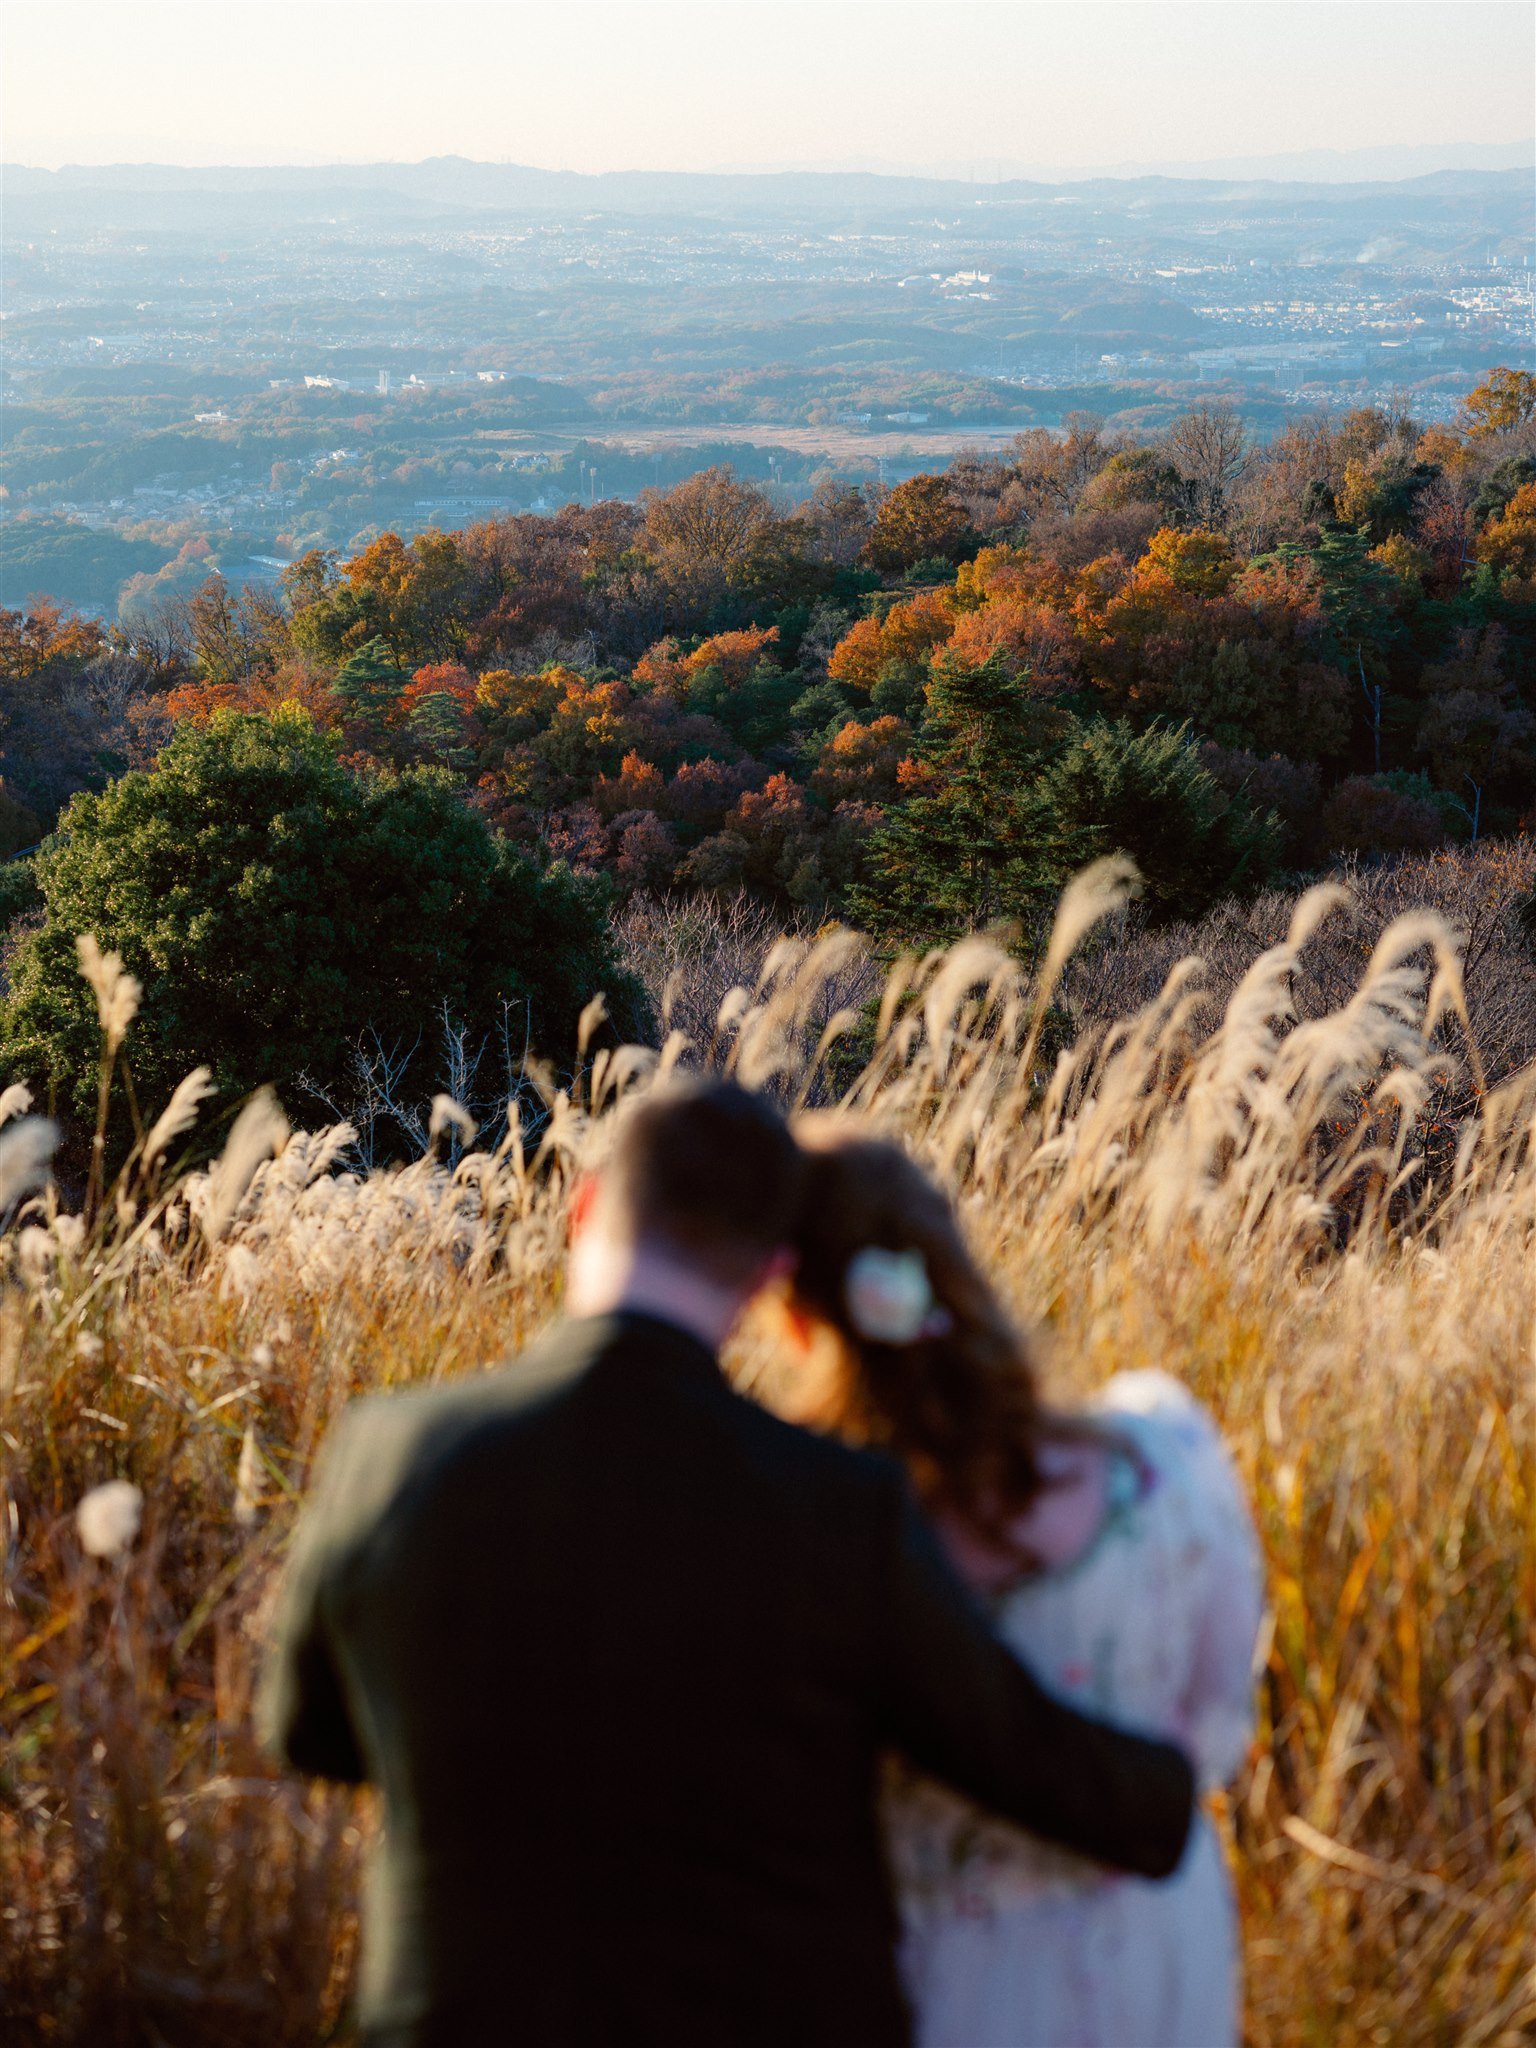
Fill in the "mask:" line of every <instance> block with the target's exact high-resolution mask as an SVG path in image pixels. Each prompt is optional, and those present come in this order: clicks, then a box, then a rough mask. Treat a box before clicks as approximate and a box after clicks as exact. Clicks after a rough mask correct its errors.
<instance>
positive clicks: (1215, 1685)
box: [263, 1082, 1259, 2048]
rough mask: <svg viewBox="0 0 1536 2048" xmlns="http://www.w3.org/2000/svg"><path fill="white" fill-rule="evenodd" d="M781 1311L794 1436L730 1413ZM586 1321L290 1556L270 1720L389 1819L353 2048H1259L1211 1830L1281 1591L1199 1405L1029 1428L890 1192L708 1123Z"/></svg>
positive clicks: (599, 1218) (762, 1415) (670, 1174)
mask: <svg viewBox="0 0 1536 2048" xmlns="http://www.w3.org/2000/svg"><path fill="white" fill-rule="evenodd" d="M772 1282H777V1283H779V1291H780V1293H781V1294H783V1295H784V1296H785V1298H786V1301H787V1312H786V1316H785V1337H786V1342H787V1343H788V1344H790V1345H791V1346H794V1347H800V1348H801V1349H803V1351H804V1353H805V1356H806V1372H805V1379H806V1381H807V1383H808V1384H813V1386H814V1396H813V1399H811V1400H810V1401H809V1402H808V1405H809V1406H811V1407H813V1408H814V1410H815V1413H814V1416H813V1417H812V1418H810V1419H813V1420H814V1421H815V1423H816V1425H817V1426H816V1427H814V1428H807V1427H803V1426H800V1425H798V1424H792V1423H790V1422H788V1421H785V1420H782V1419H779V1418H778V1417H776V1416H774V1415H772V1414H770V1413H769V1412H768V1411H767V1410H766V1409H764V1408H762V1407H760V1406H758V1405H756V1404H754V1403H753V1402H751V1401H749V1400H747V1399H745V1398H743V1397H742V1396H741V1395H739V1394H738V1393H736V1392H734V1391H733V1390H732V1389H731V1387H730V1386H729V1385H728V1384H727V1382H726V1380H725V1379H724V1378H723V1377H722V1376H721V1373H720V1369H719V1365H718V1362H717V1354H718V1350H719V1347H720V1345H721V1344H722V1343H723V1341H724V1339H725V1338H726V1336H727V1335H728V1334H729V1332H730V1330H731V1329H732V1327H733V1326H734V1324H735V1323H736V1321H737V1320H738V1318H739V1317H740V1315H741V1314H742V1312H743V1310H744V1309H745V1308H746V1306H747V1304H748V1303H749V1302H750V1301H752V1300H753V1299H754V1297H756V1296H757V1295H759V1294H760V1293H761V1292H762V1290H763V1289H764V1288H765V1287H766V1286H768V1285H769V1284H770V1283H772ZM566 1309H567V1314H566V1318H565V1319H564V1320H563V1321H562V1322H560V1323H559V1324H557V1325H556V1326H555V1328H554V1329H553V1330H552V1331H551V1332H550V1333H549V1334H548V1335H547V1336H545V1337H544V1338H543V1339H542V1340H541V1341H540V1342H539V1343H538V1344H537V1345H535V1346H534V1347H533V1348H532V1349H531V1350H530V1351H528V1352H526V1353H525V1354H524V1355H523V1356H522V1357H521V1358H520V1359H518V1360H517V1361H516V1362H515V1363H514V1364H512V1365H511V1366H509V1367H508V1368H506V1369H505V1370H503V1371H501V1372H498V1373H494V1374H488V1375H486V1376H484V1377H481V1378H476V1379H473V1380H469V1381H465V1382H457V1383H455V1384H453V1385H451V1386H444V1387H438V1388H432V1389H429V1390H426V1391H421V1392H409V1393H404V1394H399V1395H389V1396H384V1397H380V1398H377V1399H372V1400H368V1401H365V1402H362V1403H360V1404H358V1405H357V1406H356V1407H355V1408H354V1409H352V1410H350V1411H349V1412H348V1414H347V1415H346V1416H345V1417H344V1418H343V1419H342V1421H341V1422H340V1424H339V1425H338V1426H337V1428H336V1430H335V1431H334V1432H333V1433H332V1439H331V1442H330V1444H329V1446H328V1448H327V1451H326V1453H325V1457H324V1460H323V1469H322V1471H321V1474H320V1476H319V1478H318V1481H317V1484H316V1488H315V1491H314V1496H313V1501H312V1505H311V1506H310V1507H309V1509H308V1510H307V1512H306V1514H305V1516H304V1518H303V1519H302V1521H301V1524H300V1528H299V1532H298V1535H297V1537H296V1539H295V1544H294V1550H293V1555H292V1559H291V1563H290V1567H289V1574H288V1580H287V1584H286V1586H285V1589H284V1596H283V1605H282V1609H281V1613H280V1618H279V1627H278V1641H277V1646H276V1650H275V1653H274V1656H273V1658H272V1661H271V1665H270V1667H269V1671H268V1675H267V1681H266V1685H265V1689H264V1698H263V1716H264V1720H265V1725H266V1731H267V1734H268V1738H269V1740H270V1741H271V1742H272V1743H273V1744H274V1745H275V1746H276V1747H277V1749H278V1750H279V1751H280V1753H281V1754H282V1755H284V1756H285V1757H286V1758H287V1759H288V1760H289V1761H290V1762H291V1763H292V1764H294V1765H296V1766H297V1767H298V1768H300V1769H302V1770H306V1771H311V1772H315V1773H319V1774H321V1775H324V1776H327V1777H332V1778H338V1779H343V1780H350V1781H368V1782H372V1783H373V1784H375V1785H377V1786H378V1788H379V1790H380V1792H381V1794H382V1800H383V1812H384V1825H383V1829H382V1833H381V1838H380V1841H379V1844H378V1847H377V1851H376V1854H375V1861H374V1865H373V1868H372V1870H371V1872H370V1877H369V1884H368V1891H367V1898H366V1904H365V1912H364V1948H363V1963H362V1984H361V2008H362V2025H363V2038H364V2039H365V2041H366V2042H367V2043H368V2044H369V2048H397V2044H398V2048H407V2044H409V2048H450V2044H451V2048H492V2044H495V2048H502V2044H527V2048H564V2044H573V2048H576V2044H580V2048H587V2044H594V2048H595V2044H605V2048H606V2044H612V2048H735V2044H742V2048H833V2044H836V2048H887V2044H888V2048H898V2044H902V2043H906V2042H908V2041H910V2040H913V2039H915V2040H916V2041H917V2042H918V2043H920V2044H921V2048H1055V2044H1063V2048H1065V2044H1070V2048H1085V2044H1103V2048H1159V2044H1167V2048H1225V2044H1229V2043H1231V2042H1233V2041H1235V2039H1236V2014H1235V2006H1236V1988H1235V1936H1234V1931H1233V1914H1232V1904H1231V1900H1230V1897H1229V1895H1228V1890H1227V1885H1226V1879H1225V1875H1224V1872H1223V1869H1222V1865H1221V1859H1220V1854H1219V1850H1218V1847H1217V1844H1216V1841H1215V1839H1214V1836H1213V1835H1212V1833H1211V1831H1210V1828H1209V1825H1208V1823H1207V1822H1206V1821H1205V1820H1204V1819H1203V1818H1202V1817H1201V1816H1200V1815H1199V1813H1198V1810H1197V1809H1196V1808H1195V1805H1194V1801H1195V1795H1196V1792H1197V1789H1198V1786H1199V1783H1200V1782H1201V1781H1202V1780H1203V1781H1204V1782H1206V1783H1216V1782H1219V1781H1220V1780H1221V1779H1223V1778H1224V1777H1226V1776H1227V1775H1229V1774H1230V1773H1231V1772H1232V1770H1233V1769H1234V1768H1235V1766H1236V1764H1237V1763H1238V1761H1239V1760H1240V1757H1241V1754H1242V1752H1243V1749H1244V1746H1245V1743H1246V1740H1247V1733H1248V1717H1249V1692H1250V1680H1249V1665H1250V1657H1251V1653H1252V1646H1253V1639H1254V1633H1255V1629H1256V1625H1257V1614H1258V1598H1259V1593H1258V1583H1259V1582H1258V1574H1257V1566H1256V1563H1255V1560H1254V1554H1253V1544H1252V1535H1251V1530H1250V1527H1249V1523H1248V1519H1247V1515H1246V1512H1245V1510H1244V1507H1243V1503H1242V1500H1241V1496H1240V1494H1239V1491H1238V1489H1237V1486H1236V1483H1235V1480H1234V1479H1233V1476H1232V1474H1231V1471H1230V1468H1229V1466H1228V1465H1227V1462H1226V1460H1225V1457H1224V1455H1223V1453H1222V1451H1221V1447H1220V1444H1219V1441H1218V1439H1217V1437H1216V1435H1215V1432H1214V1430H1213V1429H1212V1427H1211V1425H1210V1423H1209V1422H1208V1421H1207V1420H1206V1418H1205V1417H1204V1416H1203V1414H1202V1413H1201V1412H1200V1411H1199V1410H1198V1409H1197V1408H1196V1407H1195V1406H1194V1404H1193V1403H1192V1402H1190V1401H1189V1400H1188V1398H1187V1397H1186V1396H1184V1395H1183V1394H1182V1393H1181V1392H1180V1391H1179V1389H1178V1388H1177V1387H1176V1386H1175V1384H1174V1383H1173V1382H1172V1381H1171V1380H1167V1379H1165V1378H1164V1377H1163V1376H1161V1375H1148V1374H1127V1375H1123V1376H1122V1378H1121V1379H1120V1380H1119V1381H1116V1382H1112V1383H1111V1388H1110V1390H1109V1394H1108V1397H1107V1398H1106V1399H1105V1400H1104V1401H1103V1402H1102V1403H1101V1404H1100V1405H1098V1406H1097V1407H1096V1408H1095V1409H1094V1410H1093V1411H1092V1412H1091V1413H1086V1414H1082V1415H1077V1416H1062V1415H1056V1414H1053V1413H1048V1412H1047V1411H1046V1410H1045V1409H1044V1408H1043V1407H1042V1406H1041V1404H1040V1403H1039V1401H1038V1398H1037V1395H1036V1392H1035V1386H1034V1380H1033V1376H1032V1374H1031V1371H1030V1367H1029V1361H1028V1357H1027V1354H1026V1352H1025V1350H1024V1348H1023V1345H1022V1343H1021V1341H1020V1339H1019V1337H1018V1336H1017V1335H1016V1333H1015V1332H1014V1331H1013V1330H1012V1329H1011V1328H1010V1326H1009V1323H1008V1321H1007V1319H1006V1317H1005V1316H1004V1314H1003V1312H1002V1310H1001V1308H1000V1306H999V1305H998V1303H997V1301H996V1300H995V1298H994V1296H993V1294H992V1292H991V1290H990V1288H989V1287H988V1285H987V1283H986V1281H985V1279H984V1278H983V1277H982V1275H981V1273H980V1272H979V1270H978V1269H977V1267H976V1266H975V1264H974V1263H973V1262H972V1260H971V1258H970V1256H969V1255H968V1253H967V1251H966V1249H965V1246H964V1243H963V1240H962V1237H961V1234H960V1231H959V1229H958V1227H957V1224H956V1222H955V1219H954V1217H953V1215H952V1213H951V1211H950V1209H949V1206H948V1204H947V1203H946V1201H945V1200H944V1198H943V1197H942V1195H941V1194H940V1193H939V1192H938V1191H937V1190H936V1189H935V1188H934V1187H933V1186H932V1185H931V1184H930V1183H929V1182H928V1181H927V1179H926V1178H925V1177H924V1176H923V1174H922V1173H921V1172H920V1171H919V1170H918V1168H917V1167H916V1166H915V1165H913V1164H912V1162H911V1161H910V1160H908V1159H907V1158H906V1156H905V1155H904V1154H903V1153H902V1152H901V1151H900V1150H899V1148H897V1147H896V1146H894V1145H890V1144H887V1143H884V1142H881V1141H877V1140H871V1139H868V1138H864V1137H860V1136H858V1135H856V1134H853V1133H850V1132H849V1131H847V1130H845V1129H843V1128H840V1127H839V1126H838V1125H836V1124H834V1123H821V1122H819V1121H817V1120H815V1119H812V1120H809V1121H808V1123H807V1124H806V1125H805V1126H804V1127H802V1128H801V1129H800V1131H799V1132H798V1133H797V1134H796V1135H792V1134H791V1132H790V1131H789V1129H788V1127H787V1126H786V1125H785V1123H784V1121H783V1120H782V1119H781V1118H780V1117H779V1115H778V1114H777V1112H776V1111H775V1110H774V1109H773V1108H772V1107H771V1105H769V1104H768V1103H767V1102H765V1101H764V1100H763V1099H762V1098H760V1097H757V1096H753V1095H750V1094H747V1093H745V1092H744V1091H742V1090H740V1089H738V1088H736V1087H734V1086H732V1085H730V1084H727V1083H718V1082H705V1083H694V1084H690V1085H687V1086H680V1087H675V1088H672V1089H670V1090H658V1091H657V1092H655V1093H653V1094H652V1095H650V1096H649V1097H647V1098H646V1099H645V1100H643V1101H642V1102H640V1103H639V1104H638V1105H636V1106H634V1107H632V1108H631V1109H630V1110H629V1111H628V1112H627V1113H626V1114H625V1116H624V1117H623V1119H622V1122H621V1126H620V1128H619V1131H618V1134H617V1137H616V1139H615V1142H614V1146H613V1150H612V1152H611V1155H610V1157H609V1159H608V1161H607V1163H606V1165H605V1166H604V1167H603V1169H602V1170H601V1172H600V1173H599V1174H598V1175H596V1176H595V1177H594V1179H593V1180H592V1181H591V1182H589V1183H587V1184H586V1185H585V1186H584V1187H583V1188H582V1189H581V1190H580V1191H579V1199H578V1201H577V1203H576V1216H575V1221H574V1224H573V1243H572V1253H571V1267H570V1274H569V1280H568V1285H567V1299H566ZM813 1354H814V1356H815V1358H816V1360H817V1361H818V1363H819V1364H820V1365H821V1366H822V1368H823V1369H822V1370H821V1371H820V1372H819V1373H813V1372H812V1371H811V1368H810V1362H811V1359H812V1356H813ZM828 1361H830V1363H828ZM1098 1716H1103V1718H1102V1719H1100V1718H1097V1717H1098Z"/></svg>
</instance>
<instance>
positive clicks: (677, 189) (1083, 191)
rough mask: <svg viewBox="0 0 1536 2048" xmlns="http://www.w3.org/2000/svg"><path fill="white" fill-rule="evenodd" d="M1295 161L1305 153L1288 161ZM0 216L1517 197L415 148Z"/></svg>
mask: <svg viewBox="0 0 1536 2048" xmlns="http://www.w3.org/2000/svg"><path fill="white" fill-rule="evenodd" d="M1303 160H1308V161H1309V160H1310V159H1303ZM0 181H3V188H4V196H5V207H6V227H7V231H8V233H9V234H10V235H11V236H13V237H14V236H17V235H20V236H22V237H26V236H28V235H31V234H33V233H35V232H39V231H44V232H46V231H47V229H48V227H49V226H50V225H52V224H63V225H83V224H90V225H95V226H103V227H118V228H126V227H132V228H139V227H143V228H157V227H163V228H173V227H184V228H201V229H207V228H208V227H210V226H213V225H216V224H228V225H230V226H237V225H242V224H252V225H254V224H255V223H256V222H257V221H260V222H261V223H262V224H264V225H270V224H271V223H272V220H273V216H274V214H276V215H278V216H286V217H287V218H288V219H290V220H291V221H293V222H294V223H299V222H310V223H313V222H316V221H325V220H332V221H337V220H342V219H348V220H351V221H354V222H368V221H374V222H379V223H381V224H382V222H383V221H384V219H385V218H386V217H392V218H394V219H397V220H404V219H416V220H421V221H426V220H430V219H432V218H434V217H437V218H441V217H444V216H449V215H454V214H462V213H480V212H504V213H512V214H535V215H537V214H548V215H552V216H553V215H566V216H569V215H570V214H572V213H578V214H600V215H607V216H612V217H622V216H625V215H628V216H631V217H643V216H651V217H655V216H666V215H675V216H692V217H694V218H710V217H712V218H715V219H736V220H742V221H770V220H778V221H783V220H784V219H786V218H796V219H806V220H828V219H833V218H836V219H838V220H839V221H841V222H845V223H850V224H852V225H853V226H854V227H855V229H858V228H859V227H860V226H861V225H867V223H868V222H869V221H870V220H872V219H877V218H880V217H883V216H890V215H894V214H898V213H902V214H906V213H910V212H911V211H912V210H913V209H926V208H928V207H934V208H940V209H954V208H961V207H975V206H978V205H980V206H987V207H997V208H1003V209H1007V208H1012V207H1018V208H1020V209H1026V210H1027V209H1044V208H1059V207H1062V206H1070V205H1072V204H1074V203H1077V204H1082V205H1088V206H1092V205H1095V204H1097V205H1099V206H1107V207H1109V208H1111V209H1117V208H1118V209H1128V210H1131V211H1135V212H1138V213H1152V214H1156V213H1163V212H1168V213H1177V212H1180V211H1182V210H1185V209H1208V208H1210V207H1211V206H1213V205H1215V206H1218V207H1222V208H1226V207H1232V208H1239V209H1245V210H1246V209H1251V208H1253V207H1256V206H1263V207H1264V208H1265V209H1272V208H1273V207H1274V206H1275V205H1276V204H1277V203H1278V204H1282V205H1305V204H1309V203H1310V204H1315V205H1318V206H1320V207H1321V208H1322V209H1323V210H1324V211H1326V212H1329V213H1332V212H1335V211H1336V210H1337V209H1338V208H1339V207H1340V206H1347V205H1348V204H1350V203H1351V202H1352V201H1354V200H1361V201H1366V202H1369V201H1372V200H1374V201H1376V202H1378V203H1380V202H1381V201H1383V200H1386V199H1388V198H1391V199H1392V200H1394V201H1398V202H1401V201H1403V200H1407V201H1410V202H1413V203H1417V202H1419V201H1421V200H1422V201H1424V202H1427V203H1428V204H1429V205H1430V206H1431V208H1443V207H1445V206H1447V205H1450V206H1456V207H1461V208H1464V207H1465V206H1467V205H1468V204H1472V205H1474V206H1475V205H1477V204H1478V203H1479V202H1480V201H1487V202H1490V203H1494V204H1502V206H1504V207H1508V205H1509V204H1510V203H1511V202H1514V203H1516V204H1517V205H1518V204H1519V202H1520V201H1521V200H1522V199H1523V198H1525V197H1528V196H1529V193H1530V189H1531V176H1530V173H1529V172H1528V171H1526V170H1523V169H1462V170H1436V171H1430V172H1428V173H1424V174H1420V175H1418V176H1416V177H1413V178H1410V179H1371V178H1363V179H1360V180H1359V181H1357V182H1354V183H1346V182H1341V181H1340V180H1339V179H1338V178H1337V177H1336V176H1325V177H1318V178H1315V179H1312V180H1307V179H1304V178H1294V177H1293V178H1290V179H1288V180H1286V181H1284V182H1277V181H1275V180H1273V179H1267V178H1266V179H1261V178H1259V177H1257V176H1253V175H1245V176H1241V177H1239V176H1236V175H1222V176H1208V177H1199V178H1196V177H1185V176H1180V177H1172V176H1169V175H1167V174H1165V173H1146V174H1138V175H1135V176H1105V177H1099V178H1089V179H1079V180H1076V181H1073V182H1070V183H1069V182H1053V181H1051V180H1049V179H1039V178H1034V179H1030V178H1009V179H1003V180H1001V181H987V182H985V183H979V182H971V181H969V180H966V179H961V178H938V177H926V176H923V177H917V176H902V175H895V174H892V173H882V172H871V171H857V170H824V171H764V172H739V171H737V172H729V171H727V172H681V171H678V172H674V171H610V172H602V173H597V174H587V173H583V172H577V171H548V170H538V169H534V168H532V167H529V166H527V165H521V164H493V163H479V162H474V161H472V160H471V159H469V158H467V157H457V156H444V157H430V158H428V159H427V160H426V161H425V162H422V163H413V164H405V163H378V164H316V165H273V166H270V167H265V168H263V167H249V168H247V167H239V166H210V167H206V168H204V167H193V166H187V165H178V164H106V165H75V164H70V165H65V166H64V167H63V168H61V169H59V170H56V171H47V170H39V169H36V168H33V167H30V166H27V165H6V166H3V167H0Z"/></svg>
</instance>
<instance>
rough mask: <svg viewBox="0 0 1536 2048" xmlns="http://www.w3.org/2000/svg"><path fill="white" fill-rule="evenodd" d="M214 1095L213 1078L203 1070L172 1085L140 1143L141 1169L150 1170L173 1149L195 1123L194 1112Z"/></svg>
mask: <svg viewBox="0 0 1536 2048" xmlns="http://www.w3.org/2000/svg"><path fill="white" fill-rule="evenodd" d="M217 1092H218V1091H217V1090H216V1089H215V1087H214V1085H213V1075H212V1073H211V1071H210V1070H209V1069H208V1068H207V1067H194V1068H193V1069H192V1071H191V1073H190V1074H187V1075H185V1076H184V1077H183V1078H182V1079H181V1080H180V1081H178V1082H177V1083H176V1086H175V1088H174V1089H173V1090H172V1091H171V1099H170V1101H169V1102H168V1103H167V1104H166V1105H165V1107H164V1109H162V1110H161V1112H160V1114H159V1115H158V1116H157V1117H156V1118H155V1121H154V1122H153V1123H152V1124H151V1125H150V1127H149V1136H148V1137H147V1138H146V1139H145V1140H144V1165H145V1168H146V1170H147V1169H148V1168H149V1167H151V1166H153V1165H154V1163H155V1161H156V1160H157V1159H159V1158H160V1156H161V1154H162V1153H164V1152H165V1151H167V1150H168V1149H169V1147H170V1146H172V1145H174V1144H175V1142H176V1140H177V1139H178V1138H180V1137H182V1136H184V1135H185V1134H186V1132H188V1131H190V1130H191V1128H192V1126H193V1125H194V1124H195V1123H196V1122H197V1112H198V1110H199V1109H200V1108H201V1106H202V1105H203V1103H205V1102H206V1101H207V1100H208V1098H209V1096H210V1095H214V1094H216V1093H217Z"/></svg>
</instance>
